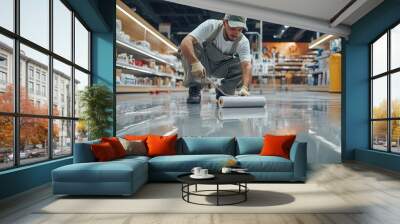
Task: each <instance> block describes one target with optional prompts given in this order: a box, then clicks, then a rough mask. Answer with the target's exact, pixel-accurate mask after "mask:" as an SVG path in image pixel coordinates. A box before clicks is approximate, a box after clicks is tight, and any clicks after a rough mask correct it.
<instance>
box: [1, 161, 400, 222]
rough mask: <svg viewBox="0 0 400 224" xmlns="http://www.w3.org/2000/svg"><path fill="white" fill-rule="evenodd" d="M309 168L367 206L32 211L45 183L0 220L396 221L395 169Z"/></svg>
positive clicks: (315, 177) (315, 179)
mask: <svg viewBox="0 0 400 224" xmlns="http://www.w3.org/2000/svg"><path fill="white" fill-rule="evenodd" d="M310 169H311V170H310V171H309V179H308V182H311V183H317V184H319V185H322V186H324V187H325V188H326V189H328V190H330V191H331V192H334V193H335V194H337V195H338V196H340V197H341V198H343V199H344V200H346V201H348V202H349V203H350V202H352V201H360V200H361V201H363V202H364V203H366V204H367V205H368V206H366V207H365V208H363V209H362V212H361V213H357V214H151V215H149V214H36V213H34V212H33V211H35V210H36V209H37V208H38V207H40V206H43V205H44V204H46V203H49V202H50V201H52V200H54V197H53V196H52V194H51V190H50V186H49V185H47V186H42V187H39V188H37V189H34V190H32V191H30V192H26V193H23V194H20V195H18V196H15V197H13V198H9V199H7V200H3V201H2V202H0V223H7V224H9V223H29V224H38V223H41V224H49V223H85V224H89V223H107V224H114V223H115V224H128V223H132V224H133V223H138V224H148V223H151V224H156V223H161V224H167V223H168V224H169V223H170V224H179V223H185V224H186V223H193V224H196V223H198V224H208V223H211V224H219V223H229V224H237V223H246V224H253V223H257V224H258V223H271V224H273V223H304V224H309V223H310V224H313V223H362V224H364V223H379V224H386V223H388V224H390V223H393V224H398V223H400V174H399V173H392V172H388V171H385V170H382V169H378V168H373V167H369V166H366V165H363V164H359V163H346V164H330V165H318V166H316V165H314V166H312V168H310ZM316 203H317V201H316ZM171 206H173V205H171Z"/></svg>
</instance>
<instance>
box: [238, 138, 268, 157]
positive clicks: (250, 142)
mask: <svg viewBox="0 0 400 224" xmlns="http://www.w3.org/2000/svg"><path fill="white" fill-rule="evenodd" d="M263 144H264V138H263V137H236V155H244V154H259V153H260V152H261V149H262V147H263Z"/></svg>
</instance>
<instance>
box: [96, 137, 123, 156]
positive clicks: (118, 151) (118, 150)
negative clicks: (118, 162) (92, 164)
mask: <svg viewBox="0 0 400 224" xmlns="http://www.w3.org/2000/svg"><path fill="white" fill-rule="evenodd" d="M101 142H108V143H110V145H111V146H112V148H113V149H114V152H115V155H116V156H117V157H118V158H121V157H125V156H126V151H125V149H124V146H122V144H121V142H120V141H119V139H118V138H117V137H110V138H101Z"/></svg>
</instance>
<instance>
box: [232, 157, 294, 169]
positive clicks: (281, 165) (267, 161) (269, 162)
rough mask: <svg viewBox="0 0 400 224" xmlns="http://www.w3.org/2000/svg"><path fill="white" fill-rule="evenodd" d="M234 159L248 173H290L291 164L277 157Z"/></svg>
mask: <svg viewBox="0 0 400 224" xmlns="http://www.w3.org/2000/svg"><path fill="white" fill-rule="evenodd" d="M236 159H237V161H238V163H239V165H240V167H242V168H247V169H248V171H249V172H292V171H293V162H292V161H290V160H288V159H285V158H283V157H279V156H260V155H239V156H236Z"/></svg>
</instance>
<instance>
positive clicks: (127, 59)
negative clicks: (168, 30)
mask: <svg viewBox="0 0 400 224" xmlns="http://www.w3.org/2000/svg"><path fill="white" fill-rule="evenodd" d="M116 14H117V21H118V22H117V40H116V54H117V62H116V70H117V71H116V75H117V93H146V92H147V93H157V92H174V91H186V90H187V89H186V88H183V87H182V81H183V69H182V65H181V63H180V61H178V60H177V58H176V57H175V56H174V55H176V52H177V50H178V49H177V47H176V46H175V45H174V44H173V43H172V42H171V41H170V40H169V39H168V38H166V37H165V36H163V35H162V34H161V33H159V32H158V31H157V30H156V29H155V28H154V27H152V26H151V25H150V24H149V23H148V22H146V21H145V20H144V19H143V18H142V17H140V16H139V15H138V14H136V13H135V12H134V11H132V10H131V9H130V8H129V7H128V6H127V5H125V4H124V3H123V2H122V1H121V0H117V11H116Z"/></svg>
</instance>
